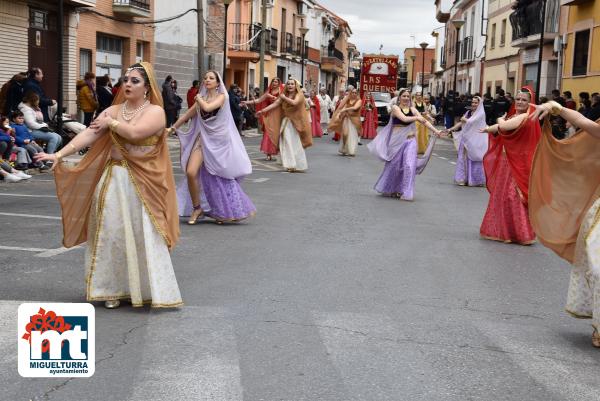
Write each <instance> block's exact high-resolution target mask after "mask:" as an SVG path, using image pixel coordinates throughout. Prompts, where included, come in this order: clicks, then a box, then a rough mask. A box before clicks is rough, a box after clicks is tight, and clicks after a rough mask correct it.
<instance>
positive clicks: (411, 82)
mask: <svg viewBox="0 0 600 401" xmlns="http://www.w3.org/2000/svg"><path fill="white" fill-rule="evenodd" d="M413 51H414V49H413ZM410 59H411V60H412V67H411V71H410V91H411V92H412V88H413V87H414V86H415V60H416V59H417V56H415V55H414V54H413V55H412V56H410Z"/></svg>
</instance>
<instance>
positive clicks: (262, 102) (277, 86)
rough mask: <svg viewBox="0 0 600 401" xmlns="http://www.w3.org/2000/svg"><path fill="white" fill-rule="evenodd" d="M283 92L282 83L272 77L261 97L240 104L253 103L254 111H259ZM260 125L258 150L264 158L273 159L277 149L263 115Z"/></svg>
mask: <svg viewBox="0 0 600 401" xmlns="http://www.w3.org/2000/svg"><path fill="white" fill-rule="evenodd" d="M281 93H283V84H282V83H281V81H280V80H279V78H273V79H272V80H271V84H270V85H269V89H268V90H267V91H266V92H265V93H263V95H262V96H261V97H259V98H258V99H255V100H251V101H246V102H242V105H249V104H254V105H255V106H256V111H260V110H262V109H264V108H265V107H268V106H269V105H271V104H273V102H275V100H277V98H278V97H279V94H281ZM259 121H260V127H261V129H262V132H263V137H262V141H261V142H260V151H261V152H263V153H264V154H265V155H267V158H266V160H267V161H271V160H273V156H275V155H276V154H277V153H279V151H278V150H277V145H276V144H274V143H273V141H272V140H271V137H273V134H269V133H268V132H267V127H266V126H265V122H264V116H260V118H259Z"/></svg>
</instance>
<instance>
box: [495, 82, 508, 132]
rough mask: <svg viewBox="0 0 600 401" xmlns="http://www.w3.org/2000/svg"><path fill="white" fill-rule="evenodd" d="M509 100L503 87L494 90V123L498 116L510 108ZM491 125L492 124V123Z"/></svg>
mask: <svg viewBox="0 0 600 401" xmlns="http://www.w3.org/2000/svg"><path fill="white" fill-rule="evenodd" d="M510 105H511V102H510V100H508V98H506V96H505V93H504V89H502V88H500V89H498V91H497V92H496V99H494V106H493V108H494V124H496V120H497V119H499V118H500V117H502V116H504V115H505V114H506V113H508V109H510ZM492 125H493V124H492Z"/></svg>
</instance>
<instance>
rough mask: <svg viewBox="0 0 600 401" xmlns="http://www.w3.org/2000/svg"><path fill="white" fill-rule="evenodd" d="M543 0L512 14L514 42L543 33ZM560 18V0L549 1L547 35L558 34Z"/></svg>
mask: <svg viewBox="0 0 600 401" xmlns="http://www.w3.org/2000/svg"><path fill="white" fill-rule="evenodd" d="M543 4H544V2H543V1H542V0H535V1H533V2H531V3H529V4H526V5H523V6H519V7H518V8H517V9H515V11H513V12H512V13H511V14H510V17H509V19H510V24H511V25H512V32H513V33H512V40H513V42H514V41H517V40H520V39H526V38H527V37H529V36H532V35H539V34H540V33H541V32H542V6H543ZM559 17H560V0H547V3H546V21H545V24H543V25H544V28H545V29H544V30H545V33H558V21H559ZM549 39H553V38H549Z"/></svg>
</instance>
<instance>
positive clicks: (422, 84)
mask: <svg viewBox="0 0 600 401" xmlns="http://www.w3.org/2000/svg"><path fill="white" fill-rule="evenodd" d="M419 46H421V49H423V65H422V66H421V73H422V75H421V95H425V49H427V46H429V43H427V42H422V43H419Z"/></svg>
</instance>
